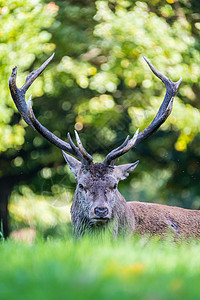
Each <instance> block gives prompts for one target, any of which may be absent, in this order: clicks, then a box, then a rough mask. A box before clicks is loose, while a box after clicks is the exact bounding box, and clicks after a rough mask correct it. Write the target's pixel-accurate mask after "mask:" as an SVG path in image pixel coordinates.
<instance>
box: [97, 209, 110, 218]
mask: <svg viewBox="0 0 200 300" xmlns="http://www.w3.org/2000/svg"><path fill="white" fill-rule="evenodd" d="M94 214H95V217H97V218H102V219H103V218H107V217H108V214H109V210H108V208H107V207H95V209H94Z"/></svg>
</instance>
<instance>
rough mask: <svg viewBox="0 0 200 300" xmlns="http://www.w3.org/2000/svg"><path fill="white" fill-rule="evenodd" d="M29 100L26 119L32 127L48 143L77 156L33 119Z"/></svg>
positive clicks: (70, 148)
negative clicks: (27, 118)
mask: <svg viewBox="0 0 200 300" xmlns="http://www.w3.org/2000/svg"><path fill="white" fill-rule="evenodd" d="M31 99H32V96H30V97H29V99H28V101H27V111H28V117H29V119H30V121H31V123H32V125H33V127H34V129H36V130H37V131H38V132H39V133H40V134H41V135H42V136H43V137H44V138H46V139H47V140H48V141H49V142H51V143H52V144H54V145H55V146H57V147H58V148H60V149H62V150H65V151H67V152H69V153H71V154H72V155H74V156H78V155H77V152H76V151H74V149H73V148H72V147H71V146H70V145H69V144H68V143H66V142H64V141H63V140H61V139H60V138H58V137H57V136H56V135H55V134H53V133H52V132H51V131H49V130H48V129H47V128H45V127H44V126H43V125H42V124H41V123H40V122H39V121H38V120H37V119H36V117H35V115H34V112H33V108H32V105H31Z"/></svg>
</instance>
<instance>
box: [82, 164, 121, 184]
mask: <svg viewBox="0 0 200 300" xmlns="http://www.w3.org/2000/svg"><path fill="white" fill-rule="evenodd" d="M113 171H114V168H113V167H110V166H105V165H104V164H103V163H95V164H92V165H91V166H90V167H89V169H88V170H84V169H83V170H82V174H81V176H80V180H79V181H81V182H82V183H85V184H88V185H109V184H112V183H113V182H115V181H116V179H115V178H114V177H113Z"/></svg>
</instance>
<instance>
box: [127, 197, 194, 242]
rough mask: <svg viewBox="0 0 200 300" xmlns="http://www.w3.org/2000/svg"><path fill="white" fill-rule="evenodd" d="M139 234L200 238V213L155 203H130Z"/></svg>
mask: <svg viewBox="0 0 200 300" xmlns="http://www.w3.org/2000/svg"><path fill="white" fill-rule="evenodd" d="M127 206H128V207H129V209H130V210H131V211H132V215H133V216H134V217H135V220H136V230H138V231H139V233H141V234H144V233H150V234H164V233H166V232H169V231H172V232H175V233H176V234H177V235H181V236H184V237H198V236H200V211H198V210H190V209H184V208H180V207H175V206H167V205H161V204H153V203H143V202H136V201H135V202H128V203H127Z"/></svg>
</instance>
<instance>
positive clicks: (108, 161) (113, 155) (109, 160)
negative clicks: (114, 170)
mask: <svg viewBox="0 0 200 300" xmlns="http://www.w3.org/2000/svg"><path fill="white" fill-rule="evenodd" d="M138 133H139V128H138V129H137V130H136V132H135V134H134V136H133V137H132V139H130V140H129V136H127V138H126V140H125V141H124V143H123V144H122V145H121V146H120V147H118V148H116V149H115V150H113V151H111V152H110V153H109V154H108V155H107V156H106V158H105V160H104V164H105V165H107V166H108V165H110V166H113V165H114V163H115V160H116V159H117V158H118V157H120V156H122V155H123V154H125V153H126V152H128V151H129V150H130V149H131V148H133V146H134V145H135V142H136V140H137V137H138ZM125 142H126V143H125Z"/></svg>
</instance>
